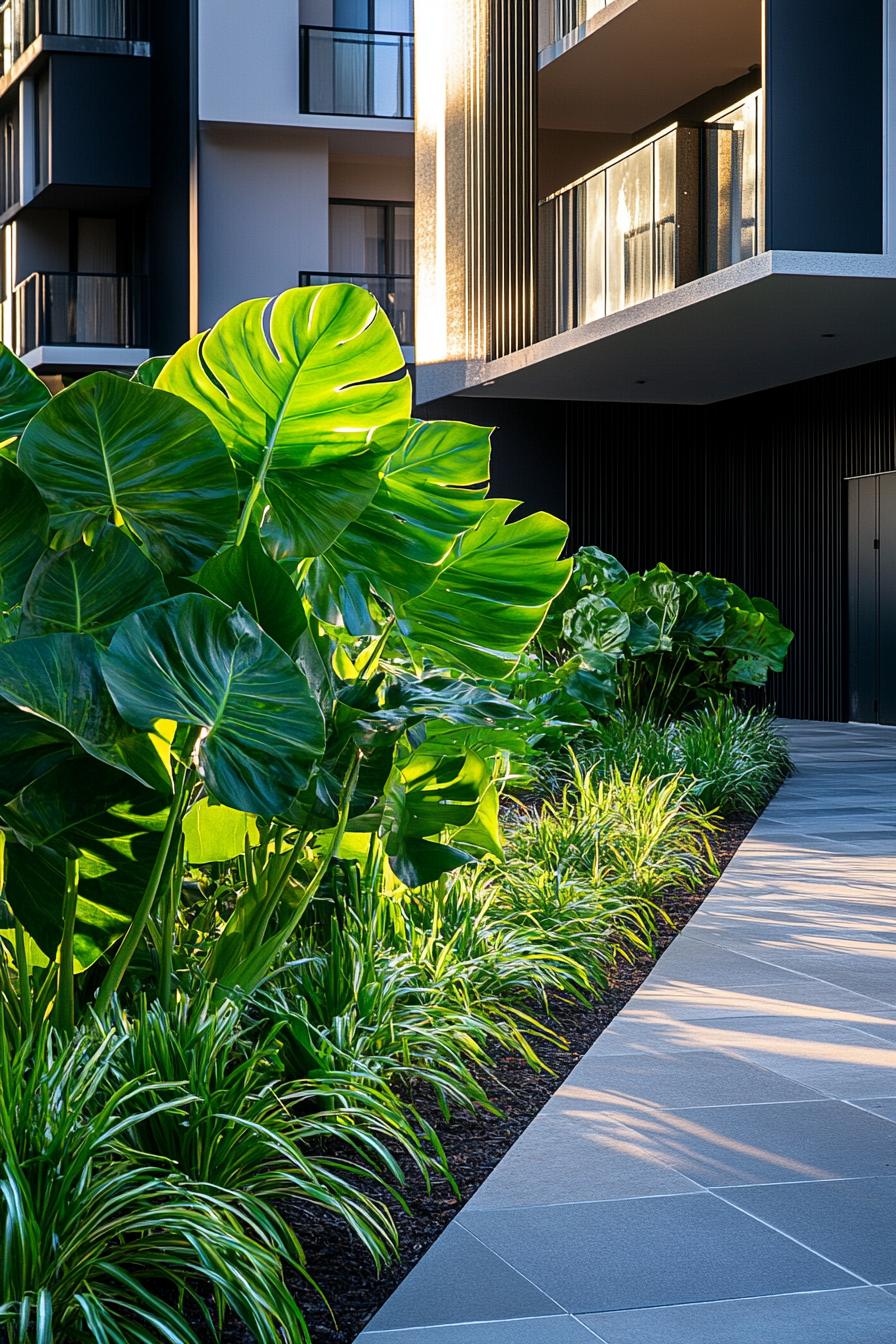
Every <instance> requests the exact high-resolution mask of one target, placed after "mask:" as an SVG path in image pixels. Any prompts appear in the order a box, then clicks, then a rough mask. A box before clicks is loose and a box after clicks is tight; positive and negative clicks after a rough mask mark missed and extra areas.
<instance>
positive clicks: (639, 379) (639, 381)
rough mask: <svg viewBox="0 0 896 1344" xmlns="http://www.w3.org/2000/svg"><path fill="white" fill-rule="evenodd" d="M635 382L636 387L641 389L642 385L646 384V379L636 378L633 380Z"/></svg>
mask: <svg viewBox="0 0 896 1344" xmlns="http://www.w3.org/2000/svg"><path fill="white" fill-rule="evenodd" d="M635 382H636V384H637V385H638V387H643V386H644V384H645V383H646V382H647V379H646V378H636V379H635Z"/></svg>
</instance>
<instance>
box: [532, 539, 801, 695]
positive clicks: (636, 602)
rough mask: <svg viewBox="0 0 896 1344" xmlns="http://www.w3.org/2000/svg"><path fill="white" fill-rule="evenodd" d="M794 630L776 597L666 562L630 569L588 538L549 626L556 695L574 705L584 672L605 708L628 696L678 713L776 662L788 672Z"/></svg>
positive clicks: (547, 646) (758, 679) (761, 675)
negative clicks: (573, 692) (573, 685)
mask: <svg viewBox="0 0 896 1344" xmlns="http://www.w3.org/2000/svg"><path fill="white" fill-rule="evenodd" d="M792 639H793V632H792V631H790V630H788V629H786V627H785V626H783V625H782V624H781V621H780V618H779V615H778V611H777V609H776V608H775V607H774V606H773V605H772V603H771V602H768V601H766V600H765V599H764V598H758V597H757V598H750V597H748V596H747V594H746V593H745V592H744V591H743V589H742V588H739V587H738V586H737V585H736V584H734V583H730V582H729V581H728V580H726V579H718V578H715V577H714V576H713V575H712V574H677V573H675V572H674V571H673V570H670V569H669V568H668V567H667V566H666V565H657V566H656V567H655V568H654V569H652V570H649V571H648V572H646V573H643V574H629V573H628V572H627V571H626V570H625V569H624V568H623V567H622V565H621V564H620V563H619V561H618V560H616V559H614V558H613V556H610V555H607V554H606V553H605V552H603V551H600V550H598V549H597V547H594V546H586V547H583V548H582V549H581V550H580V551H578V552H577V554H576V557H575V567H574V571H573V578H572V582H571V583H570V585H569V587H568V588H567V589H566V591H565V592H564V593H563V594H562V596H560V598H559V599H558V600H557V601H556V602H555V603H554V606H553V608H552V610H551V614H550V617H549V620H548V621H547V622H546V623H545V626H544V628H543V630H542V633H541V645H542V648H543V649H544V650H545V651H546V652H547V653H548V655H549V658H548V660H547V663H548V668H549V670H550V671H551V672H552V675H553V676H554V677H555V678H556V680H557V685H556V686H555V687H547V688H546V690H545V694H546V695H547V697H548V698H547V700H546V704H547V706H548V707H549V708H550V709H553V710H554V711H555V712H556V710H559V711H560V712H561V713H562V712H563V711H565V710H566V709H567V704H568V699H569V696H568V692H567V690H566V688H567V686H568V683H569V682H570V680H574V679H575V678H579V679H581V678H583V677H584V678H586V680H587V684H588V686H589V688H590V689H589V694H588V698H587V701H586V703H587V705H588V707H589V709H592V710H595V711H597V714H596V715H595V717H596V716H598V715H599V714H600V713H601V712H606V711H609V710H611V709H613V708H614V707H615V705H616V704H617V703H618V704H619V705H620V706H621V707H622V708H624V709H626V710H628V711H630V712H642V713H647V714H651V715H653V716H654V717H657V718H663V717H665V718H675V717H677V716H679V715H680V714H681V713H682V712H683V711H684V710H687V709H690V708H692V707H694V706H696V705H699V704H700V703H702V702H703V701H706V700H708V699H716V698H718V696H719V695H720V694H722V693H724V692H730V691H731V690H732V689H733V688H736V687H738V686H764V685H765V683H766V681H767V678H768V674H769V672H770V671H774V672H780V671H781V669H782V667H783V665H784V659H785V657H786V655H787V650H788V648H789V646H790V643H791V640H792Z"/></svg>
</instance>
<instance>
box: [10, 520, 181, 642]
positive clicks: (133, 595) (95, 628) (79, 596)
mask: <svg viewBox="0 0 896 1344" xmlns="http://www.w3.org/2000/svg"><path fill="white" fill-rule="evenodd" d="M167 596H168V590H167V589H166V587H165V583H164V580H163V579H162V575H161V573H160V571H159V570H158V569H157V567H156V566H155V565H154V564H153V562H152V561H151V560H150V559H149V558H148V557H147V555H146V554H145V552H143V551H142V550H141V549H140V547H139V546H136V545H135V544H134V542H132V541H131V540H130V539H129V538H128V537H126V536H125V534H124V533H123V532H122V531H120V530H119V529H118V528H117V527H110V526H108V525H107V526H105V527H103V528H101V529H100V531H99V532H98V534H97V536H96V537H95V538H94V539H93V540H92V542H91V544H90V545H89V546H88V545H87V544H86V543H85V542H83V541H76V542H75V544H74V546H69V547H67V548H66V549H65V550H64V551H46V552H45V553H44V555H43V557H42V559H41V560H40V561H39V562H38V564H37V566H36V567H35V569H34V572H33V573H32V575H31V578H30V579H29V580H28V586H27V587H26V589H25V592H24V595H23V597H22V619H21V622H20V625H19V635H20V636H23V637H24V636H29V635H45V634H50V633H52V632H53V631H57V630H70V631H73V632H74V633H75V634H92V635H100V634H102V633H103V632H105V631H108V630H110V629H111V628H112V627H113V626H115V625H117V624H118V622H119V621H121V620H123V619H124V617H125V616H128V615H130V613H131V612H132V611H136V610H138V608H140V607H143V606H149V605H150V604H151V603H153V602H161V601H162V600H163V599H164V598H166V597H167Z"/></svg>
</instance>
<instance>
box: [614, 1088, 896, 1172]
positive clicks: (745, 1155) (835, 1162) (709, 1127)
mask: <svg viewBox="0 0 896 1344" xmlns="http://www.w3.org/2000/svg"><path fill="white" fill-rule="evenodd" d="M626 1128H628V1129H629V1130H630V1131H631V1132H632V1135H633V1141H632V1145H631V1146H632V1150H633V1151H636V1152H638V1153H639V1154H641V1155H642V1160H653V1161H656V1162H667V1163H669V1164H670V1165H671V1166H673V1167H675V1168H677V1170H678V1171H680V1172H681V1173H682V1174H683V1175H685V1176H688V1177H689V1178H690V1179H691V1180H693V1181H696V1182H699V1183H700V1184H701V1185H705V1186H711V1187H721V1186H734V1185H754V1184H755V1185H758V1184H764V1183H768V1182H775V1183H778V1182H783V1181H827V1180H834V1179H839V1178H842V1177H846V1176H894V1175H896V1134H894V1133H893V1127H892V1125H891V1124H890V1122H889V1121H888V1120H886V1119H884V1118H883V1117H881V1116H878V1115H872V1114H871V1113H870V1112H867V1111H863V1110H860V1109H858V1108H857V1107H855V1106H849V1105H847V1104H846V1103H845V1102H841V1101H801V1102H784V1103H781V1104H773V1105H767V1106H713V1107H708V1108H707V1107H704V1108H703V1109H700V1110H685V1111H658V1110H654V1111H650V1112H641V1113H640V1114H637V1115H631V1116H630V1117H629V1119H628V1120H627V1122H626Z"/></svg>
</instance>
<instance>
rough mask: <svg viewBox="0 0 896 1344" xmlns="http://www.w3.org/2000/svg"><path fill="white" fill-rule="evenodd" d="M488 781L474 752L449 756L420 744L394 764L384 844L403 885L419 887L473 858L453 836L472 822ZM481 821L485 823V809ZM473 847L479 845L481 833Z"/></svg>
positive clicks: (384, 821) (488, 776)
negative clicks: (453, 840)
mask: <svg viewBox="0 0 896 1344" xmlns="http://www.w3.org/2000/svg"><path fill="white" fill-rule="evenodd" d="M491 782H492V781H491V775H490V773H489V770H488V768H487V766H486V765H485V763H484V762H483V761H482V760H481V759H480V758H479V757H478V756H476V755H475V754H474V753H473V752H464V753H461V754H449V753H447V752H440V751H439V749H438V748H430V747H427V746H426V745H425V744H424V745H423V746H422V747H418V748H417V750H416V751H414V752H412V753H411V755H410V756H407V757H405V759H404V760H403V761H401V762H399V763H398V765H397V766H396V768H395V770H394V771H393V774H392V777H391V779H390V781H389V785H388V787H387V791H386V802H385V810H384V818H383V843H384V847H385V850H386V853H387V854H388V856H389V863H390V865H391V867H392V870H393V872H394V873H395V875H396V877H398V878H399V880H400V881H402V882H404V884H405V886H408V887H419V886H423V885H424V884H425V883H427V882H434V881H436V879H437V878H439V877H441V876H442V874H443V873H447V872H451V871H452V869H454V868H458V867H460V866H461V865H462V864H465V863H470V862H471V860H472V858H473V857H474V855H473V854H472V853H471V851H470V850H468V849H464V848H462V847H461V846H460V845H458V844H454V843H451V839H452V836H453V835H454V834H455V833H457V832H459V831H461V830H462V828H463V827H465V826H469V825H470V824H471V823H472V822H473V820H474V818H475V817H476V816H477V813H479V811H480V805H481V804H482V802H483V799H484V798H485V797H486V795H487V794H488V790H489V789H490V787H491ZM483 821H484V823H485V824H486V825H487V824H488V807H486V810H485V815H484V816H483ZM476 847H477V848H478V849H479V850H480V851H481V849H482V848H483V844H482V836H481V835H479V836H478V839H477V842H476Z"/></svg>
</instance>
